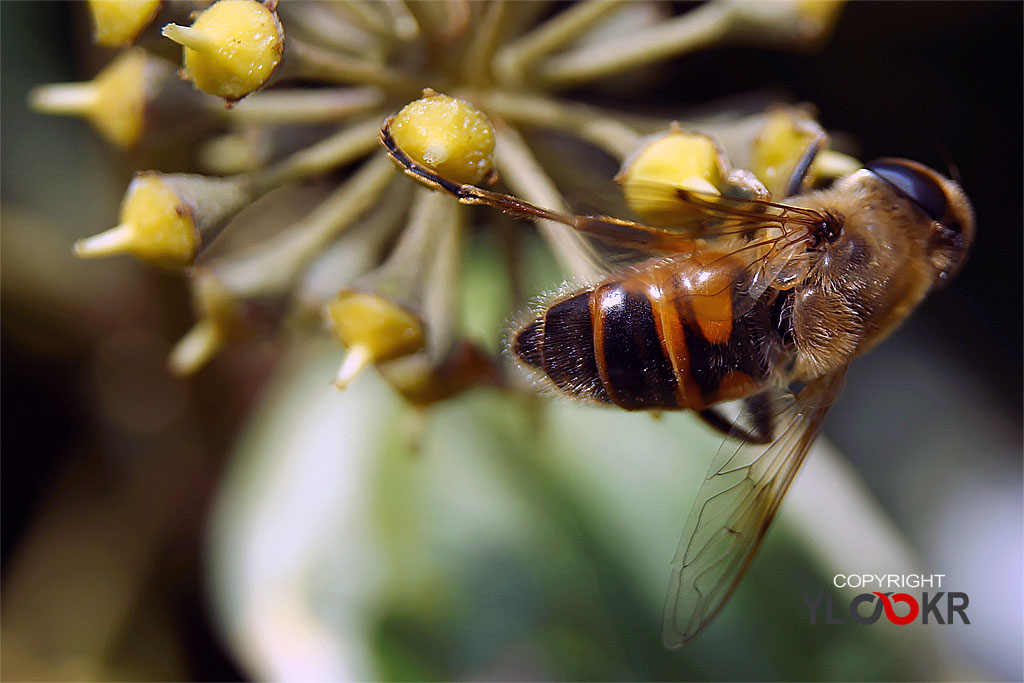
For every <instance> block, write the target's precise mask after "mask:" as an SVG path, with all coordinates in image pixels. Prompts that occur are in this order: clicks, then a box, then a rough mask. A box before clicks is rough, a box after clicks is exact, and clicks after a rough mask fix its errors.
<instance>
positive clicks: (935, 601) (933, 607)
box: [801, 574, 971, 626]
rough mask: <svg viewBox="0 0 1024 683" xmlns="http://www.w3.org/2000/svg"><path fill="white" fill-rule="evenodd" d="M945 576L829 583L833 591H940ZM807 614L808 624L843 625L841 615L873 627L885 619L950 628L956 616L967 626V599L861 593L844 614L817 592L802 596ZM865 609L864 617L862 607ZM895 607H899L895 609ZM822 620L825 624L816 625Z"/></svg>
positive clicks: (863, 577) (843, 578) (845, 578)
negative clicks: (832, 585) (859, 589)
mask: <svg viewBox="0 0 1024 683" xmlns="http://www.w3.org/2000/svg"><path fill="white" fill-rule="evenodd" d="M945 576H946V575H945V574H931V575H923V574H907V575H900V574H849V575H846V574H837V575H836V576H835V577H834V578H833V579H832V583H833V584H834V585H835V587H836V588H860V587H865V588H868V587H872V586H877V587H878V588H929V589H934V588H941V587H942V579H943V578H945ZM801 597H803V599H804V602H805V603H806V604H807V609H808V611H809V612H810V623H811V624H817V623H825V624H829V625H837V624H845V623H846V619H845V617H844V613H845V614H848V615H849V618H850V620H851V621H853V622H855V623H858V624H873V623H875V622H876V621H878V620H879V619H881V618H882V615H883V614H884V615H885V618H886V619H887V620H888V621H889V622H891V623H893V624H897V625H900V626H903V625H906V624H910V623H913V622H914V621H916V620H917V619H918V618H919V617H920V620H921V623H922V624H947V625H948V624H952V623H954V619H955V618H956V617H957V616H959V618H960V622H961V623H964V624H970V623H971V620H970V619H969V618H968V617H967V606H968V605H969V604H970V598H968V596H967V593H961V592H947V591H938V592H936V591H934V590H929V591H923V592H921V593H920V598H918V597H917V595H912V594H910V593H894V592H893V591H891V590H890V591H887V592H884V593H883V592H881V591H871V592H870V593H861V594H860V595H856V596H854V597H853V599H852V600H850V605H849V607H848V608H847V609H846V610H842V609H837V607H836V606H835V604H834V603H833V600H832V594H831V593H825V592H820V593H816V594H815V595H813V596H812V595H811V594H810V593H801ZM865 604H866V605H868V606H869V607H868V610H869V611H868V612H867V613H864V611H862V609H861V605H865ZM897 605H900V606H899V607H897ZM822 617H824V621H819V619H820V618H822Z"/></svg>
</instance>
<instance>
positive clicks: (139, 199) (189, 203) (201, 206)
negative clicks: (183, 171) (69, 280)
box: [75, 172, 250, 267]
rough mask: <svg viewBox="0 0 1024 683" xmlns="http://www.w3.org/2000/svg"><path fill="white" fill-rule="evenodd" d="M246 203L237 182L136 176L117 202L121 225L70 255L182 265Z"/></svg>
mask: <svg viewBox="0 0 1024 683" xmlns="http://www.w3.org/2000/svg"><path fill="white" fill-rule="evenodd" d="M249 199H250V195H249V194H248V192H247V191H246V189H245V185H244V184H243V183H242V182H240V181H238V180H233V179H228V178H206V177H204V176H195V175H167V174H162V173H155V172H145V173H138V174H136V176H135V178H134V179H133V180H132V182H131V184H130V185H129V186H128V191H127V192H126V193H125V197H124V201H123V202H122V204H121V217H120V218H121V222H120V223H118V225H117V226H115V227H113V228H111V229H109V230H107V231H105V232H101V233H99V234H98V235H93V236H92V237H87V238H85V239H82V240H79V241H78V242H76V243H75V256H78V257H79V258H99V257H103V256H112V255H115V254H123V253H132V254H135V255H136V256H138V257H139V258H141V259H143V260H145V261H150V262H152V263H156V264H158V265H162V266H167V267H182V266H187V265H189V264H190V263H192V261H193V260H194V259H195V257H196V254H197V253H198V251H199V248H200V246H201V245H202V243H203V242H209V241H210V240H212V239H213V238H214V237H215V236H216V235H217V234H218V233H219V232H220V230H221V229H222V228H223V227H224V225H226V224H227V222H228V221H229V220H230V219H231V218H232V217H233V216H234V215H235V214H236V213H237V212H238V211H240V210H241V209H242V207H244V206H245V204H246V203H247V202H248V201H249Z"/></svg>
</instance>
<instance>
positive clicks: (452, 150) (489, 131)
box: [390, 89, 494, 185]
mask: <svg viewBox="0 0 1024 683" xmlns="http://www.w3.org/2000/svg"><path fill="white" fill-rule="evenodd" d="M423 95H424V96H423V97H422V98H420V99H418V100H415V101H413V102H410V103H409V104H407V105H405V107H403V108H402V110H401V111H399V112H398V113H397V114H396V115H395V117H394V118H393V119H392V120H391V124H390V125H391V134H392V136H393V137H394V140H395V143H396V144H397V145H398V146H399V147H401V148H402V151H403V152H405V153H406V154H408V155H409V156H410V157H411V158H412V159H413V160H415V161H417V162H419V163H421V164H423V165H424V166H426V167H427V168H429V169H431V170H433V171H436V172H437V174H438V175H440V176H441V177H443V178H445V179H447V180H451V181H453V182H456V183H466V184H471V185H472V184H475V183H479V182H480V181H481V180H482V179H484V178H485V177H486V176H488V175H489V174H491V173H492V169H493V166H494V161H493V158H492V157H493V155H494V128H493V127H492V126H491V122H490V121H488V120H487V117H486V116H484V114H483V113H482V112H481V111H479V110H478V109H474V108H473V107H471V106H470V105H469V104H467V103H466V102H463V101H462V100H458V99H455V98H454V97H449V96H448V95H440V94H438V93H435V92H434V91H432V90H429V89H428V90H425V91H424V92H423Z"/></svg>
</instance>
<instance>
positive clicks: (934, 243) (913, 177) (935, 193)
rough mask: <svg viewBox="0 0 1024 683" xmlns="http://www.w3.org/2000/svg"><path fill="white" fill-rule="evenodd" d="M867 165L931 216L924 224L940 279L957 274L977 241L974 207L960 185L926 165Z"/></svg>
mask: <svg viewBox="0 0 1024 683" xmlns="http://www.w3.org/2000/svg"><path fill="white" fill-rule="evenodd" d="M865 168H866V169H867V170H868V171H870V172H871V173H873V174H874V175H876V176H877V177H878V178H880V179H881V180H882V181H883V182H885V183H886V184H887V185H889V186H890V187H891V188H892V189H893V190H894V191H895V192H896V193H897V194H899V195H900V196H902V197H904V198H906V199H908V200H909V201H910V203H911V204H913V206H914V207H915V208H916V209H917V210H919V211H920V212H921V213H922V215H923V216H924V217H925V218H926V219H927V220H925V221H923V222H922V223H921V224H920V225H921V226H923V229H924V230H925V234H924V235H921V236H920V237H921V238H922V239H924V240H925V243H926V245H927V247H926V248H927V250H928V255H929V257H930V259H931V264H932V267H933V268H934V269H935V277H936V281H937V282H941V281H944V280H947V279H948V278H950V277H951V276H953V275H955V274H956V273H957V271H959V270H960V268H961V267H962V266H963V263H964V261H965V260H966V259H967V252H968V251H969V250H970V248H971V244H972V243H973V242H974V210H973V209H972V208H971V202H970V200H969V199H967V195H965V194H964V191H963V190H962V189H961V188H960V186H959V185H958V184H957V183H955V182H954V181H952V180H950V179H948V178H944V177H943V176H942V175H940V174H939V173H937V172H936V171H934V170H932V169H930V168H928V167H927V166H925V165H924V164H919V163H917V162H916V161H910V160H909V159H895V158H885V159H877V160H875V161H872V162H871V163H869V164H867V165H866V166H865Z"/></svg>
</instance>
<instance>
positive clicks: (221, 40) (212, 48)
mask: <svg viewBox="0 0 1024 683" xmlns="http://www.w3.org/2000/svg"><path fill="white" fill-rule="evenodd" d="M163 35H164V36H165V37H167V38H170V39H171V40H173V41H174V42H176V43H179V44H180V45H182V46H184V73H185V75H186V76H187V77H188V79H189V80H191V81H192V82H193V83H194V84H195V86H196V87H197V88H198V89H200V90H202V91H203V92H206V93H209V94H211V95H215V96H217V97H223V98H224V99H226V100H228V101H229V102H234V101H237V100H240V99H241V98H243V97H245V96H246V95H248V94H249V93H251V92H254V91H256V90H258V89H259V88H261V87H262V86H263V84H265V83H266V82H267V80H268V79H269V78H270V76H271V74H272V73H273V72H274V69H276V68H277V65H278V64H279V63H280V61H281V56H282V54H283V53H284V29H283V28H282V26H281V23H280V22H279V21H278V19H277V15H276V14H275V13H274V12H272V11H271V10H270V9H268V8H267V7H266V6H264V5H263V4H262V3H260V2H257V1H256V0H220V2H217V3H215V4H214V5H212V6H211V7H210V8H209V9H207V10H205V11H204V12H202V13H201V14H200V15H199V17H198V18H197V19H196V20H195V22H194V23H193V24H192V26H179V25H178V24H168V25H167V26H164V28H163Z"/></svg>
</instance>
